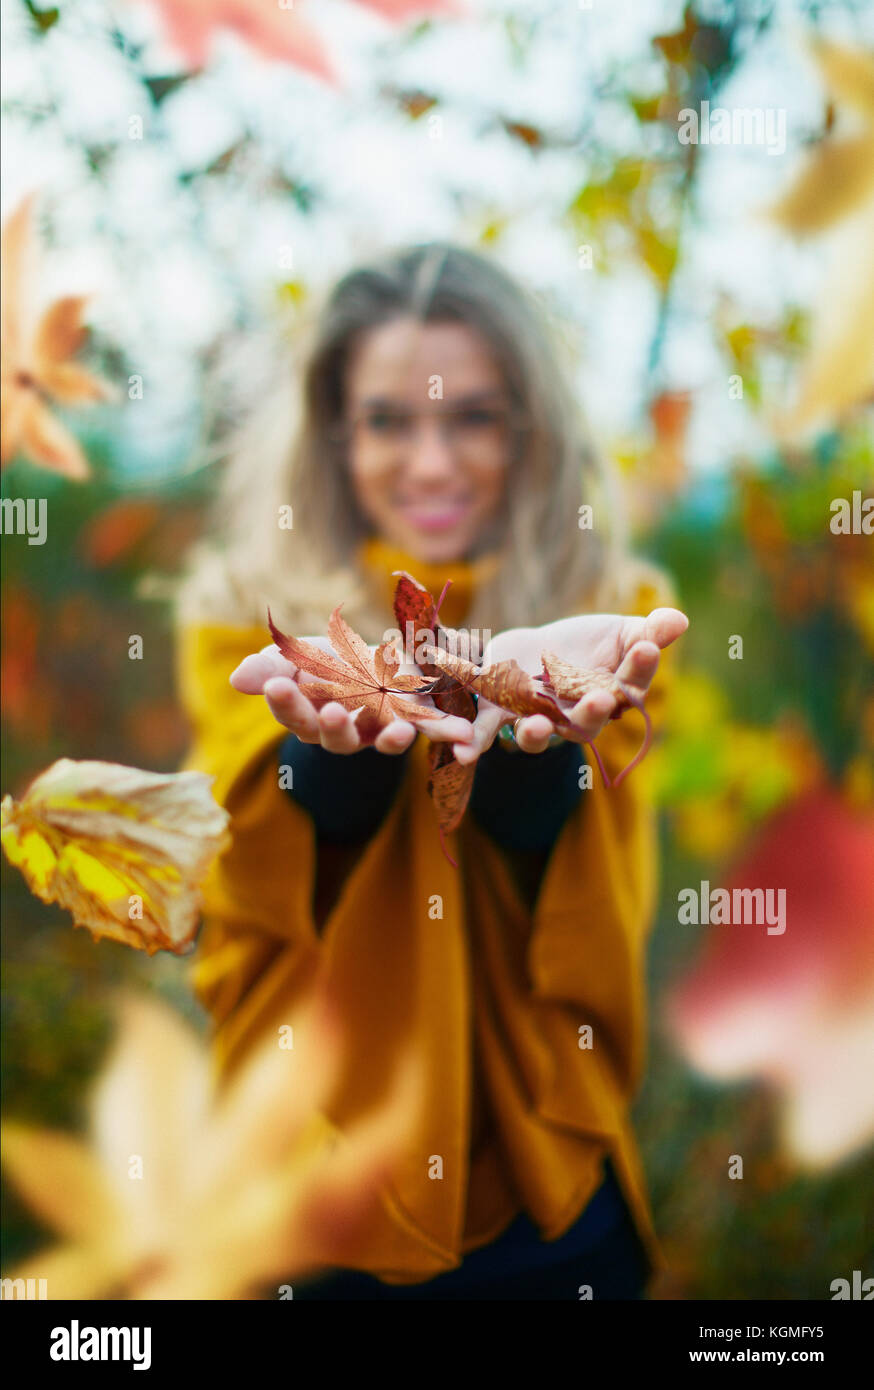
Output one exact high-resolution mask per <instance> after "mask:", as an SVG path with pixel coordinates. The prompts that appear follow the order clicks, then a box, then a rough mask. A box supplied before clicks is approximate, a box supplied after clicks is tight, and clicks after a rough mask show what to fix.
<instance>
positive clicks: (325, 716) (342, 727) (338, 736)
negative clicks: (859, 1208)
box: [319, 700, 361, 753]
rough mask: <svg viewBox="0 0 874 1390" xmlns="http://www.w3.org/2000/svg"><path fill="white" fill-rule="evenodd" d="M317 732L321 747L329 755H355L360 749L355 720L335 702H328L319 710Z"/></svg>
mask: <svg viewBox="0 0 874 1390" xmlns="http://www.w3.org/2000/svg"><path fill="white" fill-rule="evenodd" d="M319 732H320V733H321V736H322V747H323V748H326V749H327V751H328V752H329V753H357V752H358V750H359V748H360V747H361V738H360V736H359V734H358V730H357V729H356V728H355V720H354V719H353V718H352V715H351V714H350V713H349V711H348V710H345V709H344V708H343V706H342V705H340V704H338V703H337V701H336V700H329V702H328V704H326V705H323V706H322V708H321V709H320V710H319Z"/></svg>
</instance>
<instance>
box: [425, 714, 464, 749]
mask: <svg viewBox="0 0 874 1390" xmlns="http://www.w3.org/2000/svg"><path fill="white" fill-rule="evenodd" d="M419 727H420V729H421V732H422V733H423V734H427V736H428V738H430V739H432V740H433V741H434V743H464V744H472V743H473V737H474V733H473V730H474V725H473V724H472V723H471V721H470V720H469V719H461V718H460V717H459V716H458V715H457V714H444V715H443V716H442V717H441V718H440V719H425V720H423V721H422V723H421V725H420V726H419Z"/></svg>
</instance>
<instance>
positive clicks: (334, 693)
mask: <svg viewBox="0 0 874 1390" xmlns="http://www.w3.org/2000/svg"><path fill="white" fill-rule="evenodd" d="M342 606H343V605H342V604H338V605H337V607H336V608H335V609H334V611H333V613H332V614H331V617H330V619H329V621H328V639H329V641H330V643H331V646H332V647H333V648H334V651H335V652H336V653H337V655H336V656H334V655H332V654H331V653H330V652H324V651H322V649H321V648H320V647H316V646H313V644H312V643H311V642H305V641H303V640H302V639H301V638H298V637H286V636H285V634H284V633H282V632H280V631H279V629H278V628H277V627H276V625H275V623H274V622H273V619H272V618H271V616H270V610H269V609H268V610H267V622H268V624H269V627H270V633H271V636H272V637H273V640H274V642H275V643H276V645H277V647H278V648H279V651H280V652H281V654H282V655H283V656H284V657H285V658H286V660H287V661H291V662H293V663H294V665H295V666H297V667H298V668H299V669H298V672H297V673H296V675H295V677H294V679H295V680H296V681H297V682H298V684H299V686H300V690H301V692H302V694H304V695H305V696H306V697H307V699H308V700H309V701H310V703H311V704H312V705H313V707H314V708H315V709H317V710H318V709H321V708H322V706H323V705H326V704H329V703H330V702H331V701H336V703H337V704H339V705H342V706H343V708H344V709H347V710H350V711H355V710H360V711H361V714H360V715H359V717H358V719H357V720H356V725H355V727H356V730H357V732H358V735H359V737H360V739H361V742H362V744H370V743H373V742H374V740H375V739H376V736H377V734H378V733H379V731H380V729H383V728H384V727H385V726H386V724H390V723H391V722H392V720H393V719H407V720H409V721H410V723H411V724H418V723H419V721H420V720H427V719H440V718H442V712H441V711H440V710H439V709H430V708H429V707H428V706H426V705H419V704H416V703H414V702H413V701H411V700H407V699H405V698H404V696H405V695H424V694H428V693H429V692H430V690H431V686H432V684H433V681H428V682H426V683H424V684H423V682H422V678H421V676H418V675H407V676H405V675H401V674H400V673H399V671H398V667H399V665H400V658H399V656H398V654H397V652H396V651H395V649H394V647H393V646H392V645H391V643H390V642H382V643H381V644H380V645H379V646H378V647H377V648H376V650H375V652H373V653H371V651H370V648H369V647H368V645H367V643H366V642H365V641H364V638H363V637H360V636H359V635H358V633H357V632H355V631H354V629H353V628H351V627H350V626H349V624H348V623H347V622H346V621H345V619H344V618H342V617H341V615H340V609H341V608H342ZM301 672H303V673H305V674H306V675H308V676H310V677H311V679H310V680H306V681H304V680H300V674H301Z"/></svg>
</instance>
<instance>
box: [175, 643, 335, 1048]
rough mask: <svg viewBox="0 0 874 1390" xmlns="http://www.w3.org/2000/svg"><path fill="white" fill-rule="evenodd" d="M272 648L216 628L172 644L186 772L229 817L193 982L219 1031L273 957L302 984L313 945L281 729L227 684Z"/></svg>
mask: <svg viewBox="0 0 874 1390" xmlns="http://www.w3.org/2000/svg"><path fill="white" fill-rule="evenodd" d="M269 641H270V634H269V632H268V631H267V630H266V629H264V628H258V627H253V628H239V627H228V626H225V625H219V624H197V625H187V626H182V627H180V628H179V630H178V632H177V636H176V653H175V655H176V682H177V690H178V693H179V698H180V700H181V703H182V706H183V709H184V711H185V714H186V715H187V717H188V720H189V722H190V725H191V733H192V737H191V742H190V745H189V748H188V752H187V754H186V757H185V760H184V763H183V769H184V770H188V769H196V770H198V771H201V772H205V773H207V774H209V775H211V776H212V777H213V778H214V781H213V786H212V792H213V796H214V797H215V799H216V801H218V802H219V804H220V805H222V806H224V807H225V808H226V809H227V811H228V813H229V815H230V817H231V821H230V829H231V844H230V847H229V848H228V849H227V850H226V851H225V853H223V854H222V855H220V856H219V858H218V859H217V860H216V862H215V864H214V866H213V869H212V870H211V872H210V875H209V877H208V878H207V880H206V882H205V884H204V889H203V891H204V904H203V926H202V929H201V933H200V937H199V940H198V946H197V953H196V956H195V959H194V971H193V981H192V983H193V985H194V989H195V992H196V993H197V995H198V997H199V999H200V1001H201V1003H202V1004H203V1005H204V1006H205V1008H207V1009H208V1010H209V1011H210V1013H211V1014H212V1015H213V1018H214V1020H215V1022H216V1024H217V1025H218V1026H219V1027H220V1026H221V1025H222V1023H223V1022H224V1021H225V1020H226V1019H227V1018H228V1016H229V1015H230V1014H231V1013H232V1012H235V1011H239V1006H240V1004H241V1001H242V1000H243V999H244V996H245V995H246V994H247V992H249V991H251V990H252V989H253V987H254V985H255V983H256V981H257V980H258V978H259V977H260V975H261V974H262V973H263V972H264V971H265V970H266V969H267V968H269V965H270V963H271V962H272V961H273V960H274V959H275V958H276V957H277V956H278V955H279V954H280V953H283V952H285V953H286V958H288V952H289V951H290V952H291V953H292V954H293V956H294V961H295V962H299V966H300V975H301V980H302V982H303V978H304V976H305V975H306V972H307V967H308V966H309V965H311V964H312V960H313V955H314V951H315V948H316V945H317V938H316V935H315V930H314V926H313V920H312V909H311V903H312V889H313V880H314V870H315V835H314V830H313V826H312V822H311V820H310V818H309V816H308V815H307V814H306V812H305V811H304V810H303V809H302V808H301V807H300V806H298V805H296V804H295V802H294V801H293V799H292V798H291V797H290V796H289V795H288V793H287V792H286V791H285V790H284V789H283V788H282V787H280V785H279V769H278V752H279V747H280V745H281V743H282V741H283V739H284V737H285V735H286V733H287V730H285V729H283V727H282V726H281V725H280V724H278V723H277V722H276V720H275V719H274V718H273V716H272V715H271V713H270V711H269V709H268V708H267V705H266V702H265V701H264V700H263V699H261V698H260V697H256V696H252V695H242V694H240V693H239V691H236V690H234V688H233V687H232V686H231V685H230V683H229V677H230V674H231V672H232V671H233V670H234V668H235V667H236V666H237V665H238V664H239V663H240V661H242V659H243V658H244V657H245V656H247V655H249V653H251V652H255V651H258V650H260V649H261V647H263V646H265V645H266V644H267V643H269ZM292 973H293V972H292Z"/></svg>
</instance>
